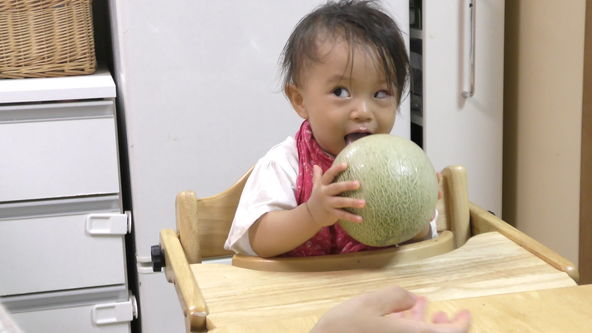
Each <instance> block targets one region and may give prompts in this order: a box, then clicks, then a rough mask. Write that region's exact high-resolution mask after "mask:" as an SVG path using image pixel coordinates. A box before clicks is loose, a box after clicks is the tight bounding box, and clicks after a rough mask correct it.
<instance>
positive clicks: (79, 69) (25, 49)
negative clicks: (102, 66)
mask: <svg viewBox="0 0 592 333" xmlns="http://www.w3.org/2000/svg"><path fill="white" fill-rule="evenodd" d="M96 63H97V61H96V56H95V43H94V35H93V21H92V0H0V78H4V79H6V78H27V77H55V76H67V75H80V74H91V73H94V72H95V70H96Z"/></svg>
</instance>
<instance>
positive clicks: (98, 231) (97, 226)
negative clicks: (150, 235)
mask: <svg viewBox="0 0 592 333" xmlns="http://www.w3.org/2000/svg"><path fill="white" fill-rule="evenodd" d="M130 231H131V217H130V214H129V213H128V212H126V213H125V214H113V213H111V214H109V213H107V214H88V215H87V216H86V232H88V233H89V234H90V235H125V234H127V233H129V232H130Z"/></svg>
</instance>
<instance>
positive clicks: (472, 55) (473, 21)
mask: <svg viewBox="0 0 592 333" xmlns="http://www.w3.org/2000/svg"><path fill="white" fill-rule="evenodd" d="M469 7H470V8H471V48H470V51H469V52H470V53H469V61H470V62H471V64H470V70H471V73H470V74H469V80H470V81H469V90H468V91H466V90H463V92H462V96H463V97H464V98H469V97H473V95H474V94H475V35H476V34H477V31H476V27H477V0H471V1H470V2H469Z"/></svg>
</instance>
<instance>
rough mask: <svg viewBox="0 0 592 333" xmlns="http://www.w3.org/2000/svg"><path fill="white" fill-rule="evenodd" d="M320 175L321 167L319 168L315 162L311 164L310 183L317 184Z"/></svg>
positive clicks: (321, 172) (321, 173)
mask: <svg viewBox="0 0 592 333" xmlns="http://www.w3.org/2000/svg"><path fill="white" fill-rule="evenodd" d="M322 175H323V169H321V167H320V166H318V165H316V164H315V165H313V166H312V183H313V184H317V182H319V181H320V180H321V177H322Z"/></svg>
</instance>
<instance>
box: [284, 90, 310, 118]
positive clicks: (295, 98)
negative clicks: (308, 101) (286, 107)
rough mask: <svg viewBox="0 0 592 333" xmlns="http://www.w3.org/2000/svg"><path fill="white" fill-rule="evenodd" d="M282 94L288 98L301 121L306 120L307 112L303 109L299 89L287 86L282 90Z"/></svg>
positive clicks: (302, 100) (302, 98)
mask: <svg viewBox="0 0 592 333" xmlns="http://www.w3.org/2000/svg"><path fill="white" fill-rule="evenodd" d="M284 93H285V94H286V96H288V99H289V100H290V103H291V104H292V107H293V108H294V111H296V113H298V115H299V116H300V117H302V118H303V119H308V112H306V108H305V107H304V97H303V96H302V93H301V92H300V89H298V87H296V86H295V85H293V84H287V85H286V87H285V88H284Z"/></svg>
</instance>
